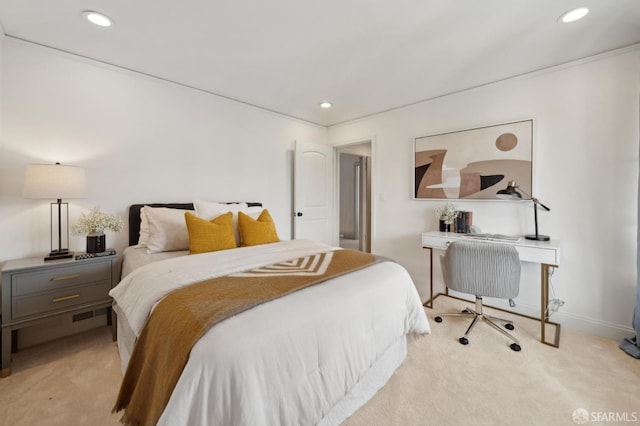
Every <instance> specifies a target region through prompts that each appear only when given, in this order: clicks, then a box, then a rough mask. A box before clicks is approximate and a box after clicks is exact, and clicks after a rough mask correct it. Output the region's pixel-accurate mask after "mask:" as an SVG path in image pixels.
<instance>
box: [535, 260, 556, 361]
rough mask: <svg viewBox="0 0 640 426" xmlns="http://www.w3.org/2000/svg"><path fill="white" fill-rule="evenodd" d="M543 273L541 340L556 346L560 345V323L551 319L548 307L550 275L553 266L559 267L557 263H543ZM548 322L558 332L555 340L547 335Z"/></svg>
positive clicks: (541, 279) (541, 282) (541, 281)
mask: <svg viewBox="0 0 640 426" xmlns="http://www.w3.org/2000/svg"><path fill="white" fill-rule="evenodd" d="M540 268H541V274H542V276H541V277H540V285H541V289H540V296H541V300H540V342H542V343H544V344H545V345H549V346H553V347H554V348H558V347H560V324H558V323H554V322H551V321H549V315H548V309H549V276H550V275H551V273H550V270H551V268H557V265H548V264H546V263H542V264H541V265H540ZM547 324H551V325H554V326H555V327H556V333H555V337H554V341H553V343H552V342H547V339H546V337H545V334H546V329H547Z"/></svg>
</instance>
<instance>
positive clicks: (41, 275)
mask: <svg viewBox="0 0 640 426" xmlns="http://www.w3.org/2000/svg"><path fill="white" fill-rule="evenodd" d="M104 280H106V281H111V264H110V263H105V262H101V263H84V264H79V265H69V266H64V267H59V268H52V269H47V270H44V271H31V272H24V273H18V274H14V275H13V277H12V280H11V287H12V294H13V297H16V296H23V295H27V294H31V293H38V292H41V291H52V290H56V289H62V288H67V287H73V286H77V285H80V284H86V283H91V282H96V281H104Z"/></svg>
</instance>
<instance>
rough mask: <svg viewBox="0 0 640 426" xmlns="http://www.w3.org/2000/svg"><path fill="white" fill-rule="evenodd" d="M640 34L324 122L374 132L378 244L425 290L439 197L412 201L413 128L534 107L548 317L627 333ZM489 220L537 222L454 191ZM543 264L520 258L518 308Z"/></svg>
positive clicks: (531, 302) (527, 206) (351, 136)
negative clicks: (560, 60) (599, 49)
mask: <svg viewBox="0 0 640 426" xmlns="http://www.w3.org/2000/svg"><path fill="white" fill-rule="evenodd" d="M639 94H640V46H634V47H632V48H627V49H624V50H621V51H617V52H610V53H609V54H606V55H602V56H600V57H596V58H590V59H589V60H583V61H580V62H576V63H573V64H569V65H566V66H562V67H557V68H554V69H550V70H546V71H542V72H537V73H533V74H529V75H526V76H522V77H519V78H514V79H510V80H507V81H503V82H500V83H496V84H491V85H487V86H484V87H480V88H477V89H474V90H468V91H465V92H462V93H458V94H454V95H450V96H446V97H442V98H439V99H434V100H431V101H426V102H422V103H419V104H416V105H413V106H409V107H405V108H401V109H397V110H394V111H390V112H387V113H383V114H379V115H376V116H372V117H369V118H365V119H361V120H357V121H354V122H350V123H345V124H342V125H338V126H334V127H331V128H330V129H329V140H330V142H331V143H332V144H333V145H340V144H342V143H343V142H344V141H350V140H357V139H359V138H364V137H370V136H371V135H375V139H376V142H377V143H376V152H375V153H374V157H375V159H374V161H375V164H376V167H375V169H374V173H375V176H374V180H375V185H376V186H375V187H376V190H375V191H376V194H375V195H374V203H375V207H374V208H375V211H376V223H375V224H374V226H375V235H376V240H375V248H374V251H375V252H376V253H379V254H382V255H386V256H390V257H392V258H395V259H396V260H397V261H399V262H400V263H401V264H403V265H404V266H406V267H407V268H408V269H409V271H410V273H411V275H412V277H413V278H414V281H415V282H416V285H417V286H418V288H419V291H420V293H421V294H422V295H423V298H425V299H426V295H427V291H428V288H427V282H428V266H427V263H426V262H427V253H428V252H427V251H426V250H423V249H421V247H420V233H421V232H422V231H425V230H436V229H437V227H436V220H435V216H434V213H433V210H434V208H435V207H436V206H438V205H441V204H442V203H443V201H442V200H439V201H436V200H428V201H415V200H413V199H412V188H413V138H415V137H417V136H424V135H430V134H435V133H439V132H446V131H452V130H460V129H469V128H474V127H480V126H484V125H490V124H498V123H504V122H509V121H515V120H519V119H526V118H533V119H534V184H533V188H534V192H535V195H536V196H537V197H538V198H540V200H541V201H542V202H544V203H545V204H546V205H548V206H549V207H550V208H551V212H549V213H547V212H542V211H540V215H539V221H540V231H541V233H543V234H548V235H551V237H552V238H553V239H559V240H561V244H562V254H561V266H560V268H559V269H557V270H556V272H555V274H554V275H553V278H552V285H553V289H554V292H555V294H554V293H552V297H554V296H555V297H557V298H560V299H562V300H564V301H565V302H566V303H565V305H564V307H562V308H561V310H560V312H559V313H558V314H556V315H554V316H553V317H552V320H555V321H560V322H561V323H563V324H564V325H566V326H569V327H572V328H577V329H582V330H586V331H590V332H594V333H598V334H603V335H607V336H610V337H613V338H619V337H620V336H623V335H627V333H628V334H632V331H631V328H630V325H631V320H632V315H633V310H634V303H635V294H636V293H635V292H636V269H635V261H636V260H635V259H636V228H637V226H636V217H637V204H636V202H637V190H638V185H637V183H638V141H639V135H638V132H639V130H638V129H639V122H638V120H639V115H640V114H639V108H638V99H639ZM383 199H384V200H386V201H382V200H383ZM455 204H456V206H457V207H459V208H461V209H465V210H472V211H473V220H474V224H475V225H478V226H480V227H481V229H482V231H485V232H501V233H512V234H525V233H532V232H533V208H532V205H531V203H530V202H506V201H497V200H496V201H456V202H455ZM539 279H540V272H539V267H537V266H536V265H533V264H529V265H525V268H524V269H523V280H522V284H521V293H520V297H519V298H518V300H517V302H518V303H519V307H518V309H519V310H520V312H523V313H527V314H531V315H538V316H539V311H538V309H539V305H540V303H539V297H540V293H539V291H540V290H539Z"/></svg>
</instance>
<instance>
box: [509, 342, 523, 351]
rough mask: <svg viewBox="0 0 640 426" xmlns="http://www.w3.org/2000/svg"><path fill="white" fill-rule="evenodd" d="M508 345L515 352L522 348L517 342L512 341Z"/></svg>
mask: <svg viewBox="0 0 640 426" xmlns="http://www.w3.org/2000/svg"><path fill="white" fill-rule="evenodd" d="M509 347H510V348H511V350H513V351H515V352H520V349H522V348H521V347H520V345H519V344H517V343H512V344H511V345H509Z"/></svg>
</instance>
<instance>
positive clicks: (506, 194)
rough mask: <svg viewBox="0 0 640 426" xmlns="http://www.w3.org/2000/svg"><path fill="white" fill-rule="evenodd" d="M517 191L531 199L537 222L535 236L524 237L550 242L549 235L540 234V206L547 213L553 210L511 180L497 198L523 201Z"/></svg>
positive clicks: (497, 194)
mask: <svg viewBox="0 0 640 426" xmlns="http://www.w3.org/2000/svg"><path fill="white" fill-rule="evenodd" d="M517 189H520V191H522V192H524V194H525V195H526V196H527V197H529V199H530V200H531V201H533V219H534V221H535V225H536V233H535V234H533V235H525V236H524V237H525V238H526V239H527V240H536V241H549V236H548V235H540V234H538V206H540V207H542V208H543V209H545V210H546V211H548V212H549V211H551V209H550V208H549V207H547V206H545V205H544V204H542V203H541V202H540V201H539V200H538V199H537V198H535V197H532V196H531V195H530V194H527V193H526V192H525V191H523V190H522V188H520V187H519V186H518V185H517V184H516V181H515V180H510V181H509V183H508V184H507V187H506V189H501V190H500V191H498V192H496V197H498V198H501V199H503V200H521V199H522V194H520V193H519V192H518V191H517Z"/></svg>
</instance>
